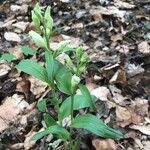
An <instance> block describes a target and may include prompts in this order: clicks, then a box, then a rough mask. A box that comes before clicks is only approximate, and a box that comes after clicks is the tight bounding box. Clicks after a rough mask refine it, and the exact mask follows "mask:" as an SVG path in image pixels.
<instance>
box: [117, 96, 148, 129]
mask: <svg viewBox="0 0 150 150" xmlns="http://www.w3.org/2000/svg"><path fill="white" fill-rule="evenodd" d="M141 108H142V109H141ZM147 116H148V100H146V99H136V100H135V101H133V102H131V104H130V105H129V106H126V107H121V106H117V107H116V121H117V124H118V125H119V126H121V127H125V126H127V125H129V124H131V123H133V124H138V123H142V122H143V121H144V118H145V117H147Z"/></svg>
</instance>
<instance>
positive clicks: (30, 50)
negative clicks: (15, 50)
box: [21, 47, 36, 56]
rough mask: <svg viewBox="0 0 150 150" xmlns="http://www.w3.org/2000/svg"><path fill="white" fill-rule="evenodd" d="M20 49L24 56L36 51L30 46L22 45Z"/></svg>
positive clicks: (33, 53)
mask: <svg viewBox="0 0 150 150" xmlns="http://www.w3.org/2000/svg"><path fill="white" fill-rule="evenodd" d="M21 50H22V52H23V53H24V54H25V55H26V56H28V55H32V56H33V55H35V54H36V51H35V50H34V49H32V48H30V47H22V48H21Z"/></svg>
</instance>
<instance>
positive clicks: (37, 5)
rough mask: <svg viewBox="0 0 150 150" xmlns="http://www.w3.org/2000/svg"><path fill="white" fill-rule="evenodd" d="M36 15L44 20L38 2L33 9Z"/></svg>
mask: <svg viewBox="0 0 150 150" xmlns="http://www.w3.org/2000/svg"><path fill="white" fill-rule="evenodd" d="M33 11H34V13H35V15H36V16H37V17H38V19H39V20H41V21H42V18H43V17H42V14H41V8H40V5H39V3H36V5H35V7H34V9H33Z"/></svg>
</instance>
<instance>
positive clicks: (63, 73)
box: [55, 66, 73, 95]
mask: <svg viewBox="0 0 150 150" xmlns="http://www.w3.org/2000/svg"><path fill="white" fill-rule="evenodd" d="M71 78H72V74H71V73H70V72H69V71H68V70H67V68H66V67H65V66H62V68H60V70H58V71H57V74H56V76H55V80H56V83H57V87H58V88H59V90H60V91H61V92H63V93H65V94H68V95H72V94H73V91H72V86H71Z"/></svg>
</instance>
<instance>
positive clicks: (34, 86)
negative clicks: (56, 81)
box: [29, 76, 47, 98]
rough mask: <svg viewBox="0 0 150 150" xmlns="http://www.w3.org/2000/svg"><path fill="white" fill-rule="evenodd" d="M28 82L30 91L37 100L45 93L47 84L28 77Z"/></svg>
mask: <svg viewBox="0 0 150 150" xmlns="http://www.w3.org/2000/svg"><path fill="white" fill-rule="evenodd" d="M29 81H30V83H31V87H30V91H31V92H32V93H33V94H34V95H35V96H36V98H39V97H40V96H41V94H42V93H44V92H45V90H46V87H47V84H46V83H44V82H42V81H40V80H38V79H36V78H34V77H32V76H30V77H29Z"/></svg>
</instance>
